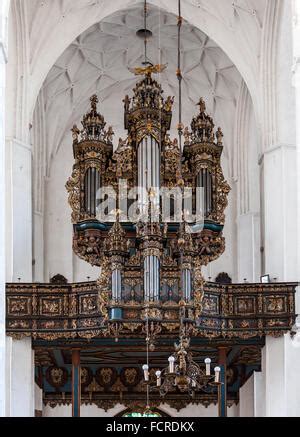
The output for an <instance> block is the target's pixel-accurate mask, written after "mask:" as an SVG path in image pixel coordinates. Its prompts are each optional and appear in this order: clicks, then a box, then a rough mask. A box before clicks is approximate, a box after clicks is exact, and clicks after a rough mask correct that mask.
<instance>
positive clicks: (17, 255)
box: [6, 138, 32, 282]
mask: <svg viewBox="0 0 300 437" xmlns="http://www.w3.org/2000/svg"><path fill="white" fill-rule="evenodd" d="M31 161H32V153H31V147H30V145H28V144H24V143H23V142H22V141H19V140H17V139H15V138H11V139H7V140H6V186H7V189H6V198H7V200H6V202H7V203H6V205H7V215H6V219H7V226H6V230H7V233H6V239H7V252H8V253H7V263H6V266H7V267H6V281H7V282H18V278H21V282H32V183H31V178H32V172H31V170H32V169H31Z"/></svg>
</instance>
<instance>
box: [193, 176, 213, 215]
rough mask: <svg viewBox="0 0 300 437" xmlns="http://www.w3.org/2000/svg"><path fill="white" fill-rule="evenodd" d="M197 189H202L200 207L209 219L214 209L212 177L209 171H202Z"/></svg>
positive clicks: (198, 178)
mask: <svg viewBox="0 0 300 437" xmlns="http://www.w3.org/2000/svg"><path fill="white" fill-rule="evenodd" d="M197 187H199V188H202V190H201V192H200V206H201V210H202V211H203V212H204V217H207V216H208V215H209V214H210V213H211V211H212V209H213V197H212V195H213V193H212V176H211V173H210V171H209V170H207V169H206V168H204V169H202V170H201V171H200V173H199V174H198V176H197Z"/></svg>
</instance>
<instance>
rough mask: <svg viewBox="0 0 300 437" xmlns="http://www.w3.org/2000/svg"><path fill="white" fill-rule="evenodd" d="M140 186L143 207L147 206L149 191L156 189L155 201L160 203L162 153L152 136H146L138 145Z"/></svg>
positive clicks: (140, 198) (156, 203) (140, 200)
mask: <svg viewBox="0 0 300 437" xmlns="http://www.w3.org/2000/svg"><path fill="white" fill-rule="evenodd" d="M138 168H139V169H140V171H139V172H138V186H139V187H140V192H139V202H140V205H141V208H145V207H147V197H148V196H147V193H148V192H149V190H150V189H153V190H154V191H155V196H154V197H153V202H154V204H155V205H158V204H159V187H160V153H159V144H158V142H157V141H156V140H155V139H154V138H153V137H152V136H151V135H149V136H147V137H144V138H143V140H142V141H141V142H140V144H139V147H138Z"/></svg>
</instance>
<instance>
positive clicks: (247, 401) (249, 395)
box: [239, 374, 254, 417]
mask: <svg viewBox="0 0 300 437" xmlns="http://www.w3.org/2000/svg"><path fill="white" fill-rule="evenodd" d="M239 416H240V417H254V374H253V375H252V376H251V378H249V379H248V381H247V382H246V383H245V384H244V385H243V387H242V388H240V402H239Z"/></svg>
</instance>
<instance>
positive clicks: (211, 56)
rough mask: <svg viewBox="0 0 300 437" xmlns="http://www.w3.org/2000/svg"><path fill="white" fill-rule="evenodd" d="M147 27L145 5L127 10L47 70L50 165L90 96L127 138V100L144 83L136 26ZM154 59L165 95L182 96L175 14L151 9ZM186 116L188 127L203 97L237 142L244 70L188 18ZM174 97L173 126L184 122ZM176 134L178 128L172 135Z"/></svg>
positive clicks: (78, 41) (83, 37) (185, 37)
mask: <svg viewBox="0 0 300 437" xmlns="http://www.w3.org/2000/svg"><path fill="white" fill-rule="evenodd" d="M142 27H143V8H142V7H141V4H139V5H138V6H136V7H133V8H131V9H129V10H121V11H118V12H116V13H114V14H113V15H111V16H109V17H107V18H106V19H104V20H102V21H101V22H100V23H98V24H95V25H93V26H92V27H91V28H89V29H88V30H87V31H85V32H84V33H83V34H81V35H80V36H79V37H78V38H77V39H76V40H75V41H73V43H72V44H71V45H70V46H69V47H68V48H67V49H66V50H65V52H64V53H63V54H62V56H60V58H59V59H58V60H57V62H56V63H55V65H54V66H53V67H52V69H51V71H50V72H49V74H48V76H47V79H46V81H45V82H44V85H43V88H42V90H41V93H42V94H43V97H44V102H45V114H46V127H47V128H46V129H47V135H46V138H47V149H48V150H47V155H48V159H47V161H48V164H50V162H51V157H53V156H55V154H56V152H57V150H58V148H59V147H60V146H61V144H62V141H63V140H64V138H65V136H66V134H68V133H69V130H70V129H71V127H72V125H73V124H74V122H77V123H79V122H80V119H81V116H82V114H83V113H84V112H85V111H86V110H87V109H88V106H89V97H90V96H91V95H92V94H93V93H97V94H98V96H99V98H100V102H101V103H100V111H101V112H102V113H103V114H104V116H105V119H106V121H107V123H108V124H109V125H112V126H113V128H114V130H115V132H116V133H117V136H124V135H125V132H124V130H123V105H122V99H123V97H124V96H125V95H126V94H130V93H131V90H132V88H133V87H134V85H135V83H136V81H137V80H138V78H137V77H135V76H134V75H133V74H132V73H131V72H130V71H129V68H130V67H134V66H139V65H141V62H142V61H143V44H144V43H143V40H141V39H139V38H138V37H137V36H136V31H137V30H138V29H140V28H142ZM148 28H149V29H150V30H151V31H152V32H153V37H152V38H151V39H150V40H149V48H148V56H149V58H150V59H151V61H152V62H153V63H166V64H167V65H168V68H167V70H166V71H165V72H164V73H162V74H161V76H160V78H159V80H160V81H161V82H162V84H163V88H164V91H165V93H166V95H172V96H175V97H177V95H178V81H177V78H176V68H177V18H176V16H175V15H173V14H170V13H167V12H165V11H162V10H161V9H158V8H156V7H153V6H151V7H150V10H149V14H148ZM181 47H182V63H183V66H182V70H183V114H184V115H183V121H184V123H185V124H186V125H187V124H189V123H190V120H191V118H192V116H193V115H194V114H195V113H196V111H197V107H196V103H197V102H198V101H199V98H200V97H201V96H203V97H204V98H205V99H206V101H207V109H208V111H209V112H210V113H211V114H212V115H213V116H214V117H215V119H216V123H217V124H218V125H221V126H222V127H223V129H224V132H225V138H227V141H226V144H228V145H229V143H230V141H231V140H232V130H233V125H234V121H233V114H234V111H235V105H236V100H237V94H238V90H239V86H240V83H241V75H240V74H239V72H238V71H237V69H236V67H235V66H234V65H233V63H232V62H231V61H230V59H229V58H228V57H227V56H226V55H225V53H224V52H223V51H222V49H221V48H220V47H218V46H217V45H216V43H215V42H214V41H212V40H211V39H210V38H209V37H208V36H207V35H205V34H204V33H203V32H201V31H200V30H199V29H196V28H195V27H193V26H192V25H190V24H189V23H187V22H185V23H184V26H183V29H182V46H181ZM177 103H178V99H176V104H175V110H174V118H173V128H174V127H175V126H176V123H177V121H178V115H177V114H178V104H177ZM174 134H175V132H174Z"/></svg>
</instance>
